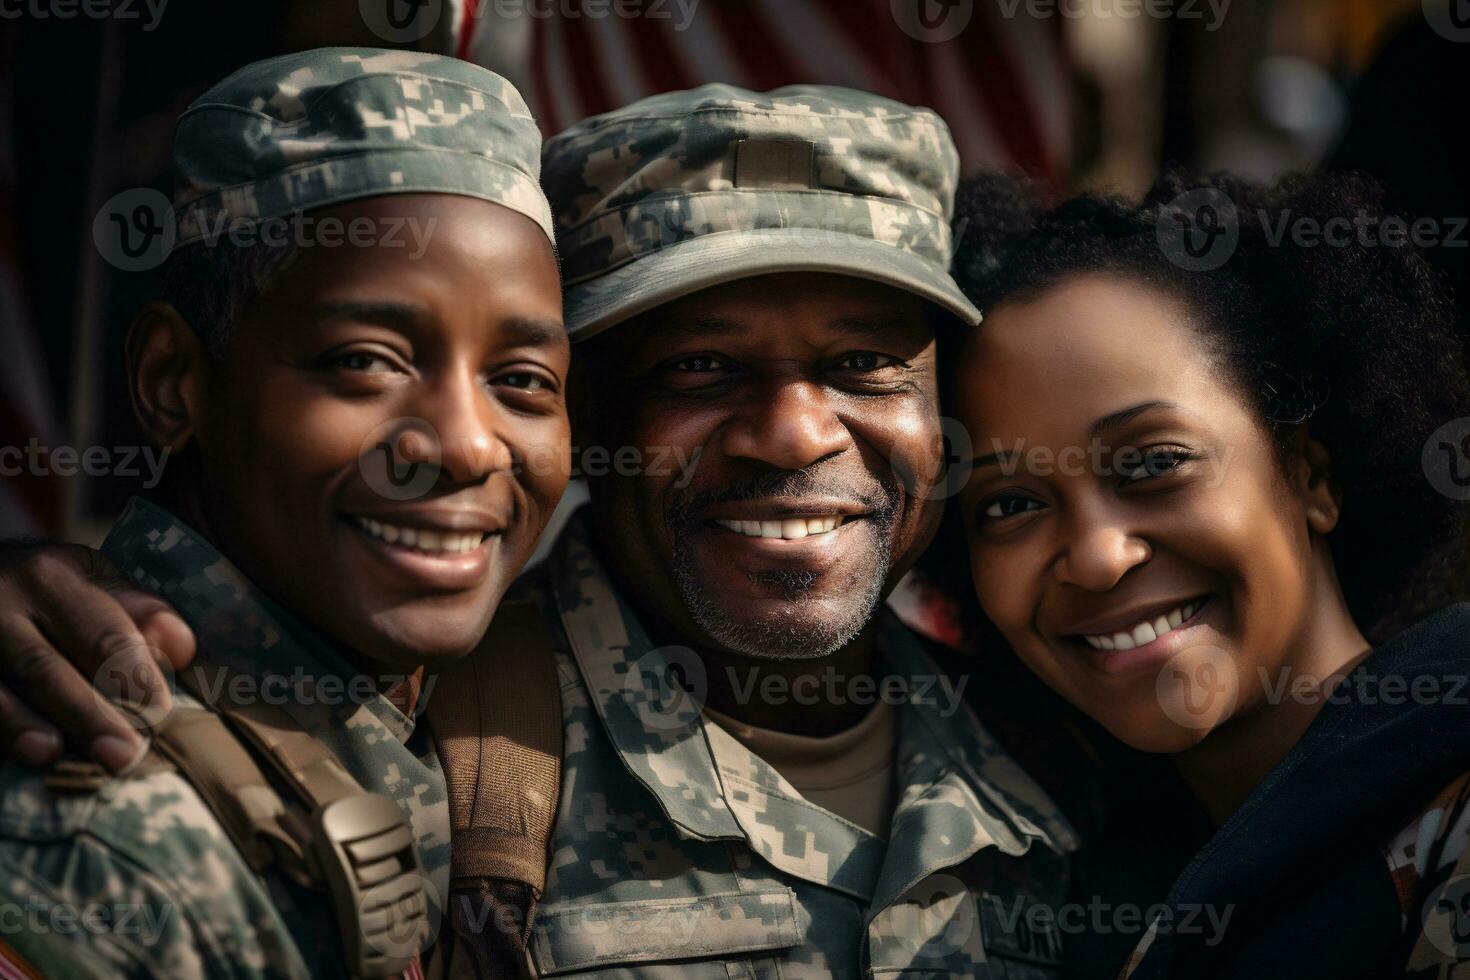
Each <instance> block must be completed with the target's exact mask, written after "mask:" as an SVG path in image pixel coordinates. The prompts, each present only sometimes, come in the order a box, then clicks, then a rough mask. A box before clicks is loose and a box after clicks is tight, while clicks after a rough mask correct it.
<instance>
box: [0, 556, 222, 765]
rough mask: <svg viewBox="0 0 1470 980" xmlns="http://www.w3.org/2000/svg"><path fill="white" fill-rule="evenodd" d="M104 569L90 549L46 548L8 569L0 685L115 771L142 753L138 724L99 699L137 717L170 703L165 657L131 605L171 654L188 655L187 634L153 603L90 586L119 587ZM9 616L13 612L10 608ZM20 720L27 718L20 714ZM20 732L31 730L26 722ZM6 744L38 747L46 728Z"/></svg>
mask: <svg viewBox="0 0 1470 980" xmlns="http://www.w3.org/2000/svg"><path fill="white" fill-rule="evenodd" d="M109 572H110V566H108V565H107V564H106V563H105V560H104V559H101V557H100V556H97V555H95V553H93V552H91V551H90V550H88V549H82V548H66V547H61V548H46V549H42V550H40V551H38V552H36V553H34V554H32V555H31V556H29V557H28V558H27V559H26V560H25V561H24V562H22V563H20V564H19V565H18V566H17V567H11V568H8V569H7V570H6V574H5V577H4V579H5V580H4V583H3V588H0V607H3V608H5V609H6V610H7V612H6V613H5V614H4V615H3V617H0V684H4V685H5V686H6V688H7V689H8V691H9V693H10V694H11V695H12V696H13V697H15V698H19V699H23V700H24V703H25V705H26V706H27V707H28V708H29V709H30V713H31V714H32V715H40V716H41V717H42V718H44V719H46V721H47V722H49V724H50V726H52V730H53V731H59V732H60V733H61V735H62V736H63V737H64V738H65V739H66V741H67V742H68V743H69V744H70V745H71V746H72V747H73V748H74V749H75V750H76V751H78V752H80V753H82V754H84V755H87V756H89V757H91V758H93V759H95V760H96V761H97V762H100V763H101V764H102V765H104V766H106V767H107V768H108V769H110V770H112V771H114V772H120V771H123V770H124V769H126V768H127V767H128V766H129V765H131V764H132V762H133V761H134V760H136V759H137V758H138V757H139V756H140V755H141V753H142V751H143V748H144V745H145V743H144V740H143V738H142V737H141V735H140V733H139V730H138V729H139V727H140V720H139V719H138V718H136V717H134V716H133V715H131V714H126V713H124V712H122V711H120V710H118V708H117V707H116V706H114V705H112V704H110V703H108V701H107V700H106V698H104V697H101V696H99V695H98V692H97V690H95V689H94V684H95V685H96V686H97V687H98V688H100V689H101V691H102V693H103V694H105V695H107V696H109V697H114V698H118V699H121V700H123V701H126V702H127V703H129V704H131V705H135V706H138V707H140V708H143V709H145V711H144V720H152V719H156V718H157V717H161V716H162V713H164V712H167V711H168V710H169V708H170V707H171V706H172V697H171V696H170V689H169V680H168V672H169V669H170V661H169V659H168V656H169V655H166V654H164V653H163V652H156V651H158V650H159V648H156V647H154V646H153V645H152V640H151V639H150V636H145V635H144V632H143V630H142V629H140V628H139V627H138V625H137V624H135V623H134V621H133V617H132V615H131V613H130V612H129V608H130V607H131V608H137V609H139V610H140V613H141V614H142V615H143V616H144V625H145V626H146V627H148V629H149V634H150V635H151V636H152V637H157V638H158V639H161V640H162V641H163V642H164V644H166V645H167V646H168V647H169V648H171V649H172V651H173V653H172V654H171V655H173V656H181V657H185V658H187V657H188V656H189V655H192V651H193V637H192V634H189V632H188V630H187V627H184V626H183V624H182V622H180V621H178V620H177V617H176V616H174V615H173V614H171V613H168V612H167V608H166V607H165V606H163V605H162V604H161V603H159V602H158V601H157V600H152V605H149V604H148V603H147V602H144V601H143V599H141V598H139V597H138V594H137V593H136V591H135V590H132V589H130V588H127V589H126V592H125V595H126V596H127V602H128V605H125V604H124V602H123V601H121V600H119V598H117V597H114V596H113V595H112V594H110V593H109V592H108V591H107V589H106V588H104V587H102V586H99V585H97V584H94V582H93V581H92V576H93V575H99V576H100V577H102V578H103V580H104V581H108V582H111V583H112V584H113V586H114V587H115V588H125V587H124V586H121V585H119V584H118V583H119V582H121V580H120V579H117V578H116V577H115V576H116V573H115V572H112V573H111V576H109ZM11 610H14V611H11ZM16 717H17V718H18V719H23V718H24V716H21V715H17V716H16ZM16 725H17V726H19V727H20V730H21V731H23V732H24V731H32V730H33V729H32V728H30V727H26V722H25V721H24V720H21V721H17V722H16ZM34 730H35V731H37V732H38V733H39V734H38V735H36V736H32V737H28V738H22V737H20V734H19V733H17V735H16V736H15V737H14V738H13V739H12V744H17V745H19V744H22V743H23V744H24V745H25V746H27V747H30V748H31V749H32V750H34V749H44V748H45V746H46V744H47V742H46V739H45V730H44V729H34Z"/></svg>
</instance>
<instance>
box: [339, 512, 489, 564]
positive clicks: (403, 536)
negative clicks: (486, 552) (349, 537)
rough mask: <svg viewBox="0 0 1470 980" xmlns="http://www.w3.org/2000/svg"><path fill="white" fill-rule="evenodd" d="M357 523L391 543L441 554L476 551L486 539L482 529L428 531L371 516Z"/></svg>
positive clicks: (358, 519) (375, 535) (374, 535)
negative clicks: (389, 522)
mask: <svg viewBox="0 0 1470 980" xmlns="http://www.w3.org/2000/svg"><path fill="white" fill-rule="evenodd" d="M357 525H358V527H361V528H362V529H363V530H364V531H366V532H367V533H369V534H371V535H372V536H373V537H375V538H381V539H382V540H384V541H386V542H388V543H389V544H396V545H401V546H402V547H405V548H417V549H418V550H420V551H433V552H438V553H441V554H450V555H462V554H465V553H466V552H470V551H474V550H475V549H476V548H478V547H479V546H480V543H481V542H482V541H484V540H485V534H484V532H482V531H464V532H460V531H428V530H424V529H422V528H414V527H400V526H398V525H396V524H384V523H382V522H381V521H375V520H373V519H372V518H370V517H359V518H357Z"/></svg>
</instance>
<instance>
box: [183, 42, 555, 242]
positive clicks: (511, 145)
mask: <svg viewBox="0 0 1470 980" xmlns="http://www.w3.org/2000/svg"><path fill="white" fill-rule="evenodd" d="M540 152H541V131H540V129H539V128H537V125H536V122H535V120H534V119H532V117H531V113H530V110H529V109H527V108H526V103H525V100H523V99H522V98H521V96H520V93H519V92H517V91H516V89H515V86H513V85H511V83H510V82H508V81H506V80H505V79H503V78H501V77H500V76H499V75H497V74H495V73H494V72H491V71H486V70H485V69H484V68H480V67H479V66H477V65H472V64H470V63H469V62H466V61H460V60H459V59H457V58H449V57H445V56H443V55H436V54H421V53H418V52H413V51H387V50H378V49H375V48H319V49H316V50H313V51H302V52H298V53H296V54H288V55H282V56H281V57H278V58H270V59H268V60H266V61H259V62H256V63H254V64H251V65H247V66H246V67H244V68H242V69H240V70H239V71H237V72H235V73H234V74H233V75H231V76H230V77H228V78H226V79H225V80H224V81H222V82H220V83H219V84H218V85H215V86H214V87H213V88H211V89H210V90H209V91H208V92H206V93H204V94H203V95H202V96H200V97H199V98H198V99H197V100H195V101H194V103H193V104H192V105H190V106H189V108H188V109H187V110H185V112H184V114H183V115H182V116H180V117H179V123H178V128H177V130H176V131H175V133H174V169H175V173H176V177H177V180H178V185H177V188H176V190H175V194H174V214H175V219H176V222H177V237H176V239H175V247H178V246H180V245H184V244H187V243H189V242H192V241H196V240H198V239H201V238H204V237H205V236H206V235H217V234H221V233H223V232H227V231H228V230H229V229H230V228H231V226H232V223H234V222H240V221H247V222H248V221H257V220H259V219H266V218H278V217H282V216H285V215H289V214H293V213H296V212H301V211H305V210H307V209H310V208H318V207H322V206H324V205H328V204H336V203H339V202H341V201H348V200H352V199H354V198H360V197H372V196H376V195H380V194H406V193H416V192H438V193H445V194H459V195H464V196H468V197H478V198H483V199H485V200H487V201H494V202H495V203H497V204H503V205H505V206H506V207H508V208H511V209H513V210H515V211H519V212H520V213H521V214H524V215H526V216H527V217H529V218H531V219H532V220H534V221H535V222H536V223H537V224H538V225H540V226H541V228H542V229H543V230H544V231H545V232H546V235H547V237H548V238H549V237H551V235H552V228H551V212H550V209H549V208H548V206H547V203H546V197H545V195H544V194H543V193H542V192H541V187H540V184H539V177H540V168H541V159H540Z"/></svg>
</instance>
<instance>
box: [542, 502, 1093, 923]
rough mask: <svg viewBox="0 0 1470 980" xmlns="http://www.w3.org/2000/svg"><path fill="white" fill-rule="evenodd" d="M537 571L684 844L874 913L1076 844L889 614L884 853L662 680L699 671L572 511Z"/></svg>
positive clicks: (629, 752) (608, 718) (624, 753)
mask: <svg viewBox="0 0 1470 980" xmlns="http://www.w3.org/2000/svg"><path fill="white" fill-rule="evenodd" d="M547 574H548V580H549V584H550V587H551V592H552V595H553V597H554V599H555V602H556V605H557V610H558V613H559V615H560V617H561V620H562V623H563V625H564V627H565V629H566V634H567V639H568V641H569V644H570V647H571V650H572V653H573V656H574V658H575V659H576V661H577V665H578V668H579V670H580V671H581V674H582V677H583V679H584V680H585V682H586V685H587V690H588V696H589V698H590V700H591V702H592V704H593V706H594V708H595V710H596V713H597V715H598V716H599V717H600V719H601V721H602V724H603V727H604V729H605V730H606V732H607V736H608V739H609V740H610V742H611V743H612V746H613V748H614V750H615V751H616V753H617V755H618V758H619V759H620V760H621V762H622V764H623V765H624V766H625V767H626V768H627V770H628V773H629V774H630V775H631V776H632V777H633V778H634V779H635V780H637V781H638V782H639V783H641V784H642V785H643V786H644V787H645V788H646V789H647V790H648V792H649V793H650V794H652V795H653V797H654V798H655V800H657V802H658V804H659V806H660V808H661V809H662V810H663V812H664V814H665V815H666V816H667V817H668V819H669V821H670V822H671V823H672V824H673V825H674V827H675V828H676V830H677V831H678V832H679V833H680V834H681V835H683V836H685V837H688V838H692V839H696V840H744V841H745V842H746V843H747V844H748V845H749V846H750V848H751V850H752V851H754V852H755V853H756V854H758V855H760V856H761V857H762V858H763V859H764V860H765V861H766V862H768V863H769V864H771V865H773V866H774V867H776V868H777V869H779V870H781V871H783V872H785V873H787V874H789V875H792V876H793V877H796V878H800V879H802V880H805V881H810V882H813V883H816V884H819V885H822V886H824V887H828V888H832V889H834V890H837V891H841V892H844V893H846V894H848V895H851V896H852V897H854V898H857V899H859V900H860V901H863V902H865V903H868V902H871V903H872V906H871V907H872V908H874V909H881V908H884V907H886V906H887V905H888V904H890V902H891V901H892V900H893V898H894V897H896V896H897V895H899V894H901V893H902V892H903V891H904V890H905V889H907V888H909V887H910V886H912V885H913V884H914V882H915V881H918V880H920V879H921V878H923V877H924V876H925V875H927V874H929V873H932V872H933V871H934V870H937V869H940V868H945V867H951V866H954V865H957V864H959V863H961V862H963V861H964V860H965V859H966V858H968V857H969V856H971V855H973V854H975V853H976V852H978V851H980V850H982V849H985V848H990V847H994V848H996V849H998V850H999V851H1001V852H1002V853H1005V854H1011V855H1019V854H1023V853H1025V852H1026V851H1027V850H1029V849H1030V847H1031V845H1032V844H1033V842H1036V841H1040V842H1042V843H1043V844H1044V845H1046V846H1048V847H1049V848H1051V849H1052V850H1054V851H1056V852H1058V853H1068V852H1070V851H1071V850H1073V849H1075V847H1076V838H1075V834H1074V833H1073V831H1072V830H1071V828H1070V827H1069V826H1068V825H1067V824H1066V822H1065V821H1064V820H1063V819H1062V818H1061V817H1060V816H1058V815H1057V813H1056V809H1055V807H1054V806H1053V805H1052V804H1051V802H1050V800H1049V799H1047V797H1046V795H1045V793H1044V792H1043V791H1042V790H1041V789H1040V787H1038V786H1037V785H1036V784H1035V783H1034V782H1032V781H1031V780H1030V778H1029V777H1027V776H1026V775H1025V774H1024V773H1023V772H1022V771H1021V770H1020V768H1019V767H1018V766H1017V765H1016V764H1015V763H1014V762H1013V761H1012V760H1011V759H1010V757H1009V756H1007V755H1006V754H1005V752H1004V750H1003V749H1001V747H1000V746H999V744H998V743H996V742H995V740H994V739H993V738H991V737H990V735H989V734H988V733H987V732H985V730H984V729H983V728H982V727H981V726H980V724H979V723H978V722H977V721H976V720H975V718H974V716H973V714H971V713H970V710H969V708H968V706H966V705H963V704H960V705H959V706H958V710H956V711H954V712H953V713H948V712H945V711H942V710H941V707H942V706H943V705H944V701H943V699H938V700H936V699H935V696H934V694H933V692H932V685H926V684H925V683H924V682H925V681H934V680H935V679H936V678H938V677H940V676H941V674H940V671H939V668H938V667H937V666H936V665H935V664H934V663H933V661H932V660H930V658H929V657H928V656H927V654H926V653H924V651H923V650H922V648H921V646H920V644H919V642H918V640H917V638H916V637H914V636H913V634H912V633H910V632H909V631H908V630H907V629H906V628H905V627H903V625H902V624H900V623H899V622H898V621H897V619H896V618H895V617H893V616H891V615H889V614H887V613H886V612H885V613H883V614H882V620H881V622H880V623H879V629H880V637H881V645H882V647H883V649H884V662H885V669H886V670H887V672H888V673H890V674H895V675H898V676H901V677H904V678H907V679H909V680H910V681H912V683H910V684H909V685H908V687H907V691H908V696H907V698H906V700H904V701H903V702H902V703H901V704H899V705H898V708H899V744H898V751H897V755H896V758H895V770H896V772H895V777H896V779H897V786H898V788H899V799H898V804H897V807H896V809H895V813H894V818H893V824H892V829H891V831H890V834H889V841H887V842H885V841H884V840H882V839H880V838H878V837H876V836H874V835H873V834H870V833H868V832H867V831H865V830H863V829H862V828H860V827H857V826H856V825H854V824H851V823H849V822H847V821H846V820H843V819H842V818H840V817H838V816H836V815H835V814H832V813H829V812H827V811H826V810H823V809H821V808H819V807H817V806H815V805H814V804H812V803H810V802H809V801H807V800H805V799H804V798H803V797H802V796H801V794H800V793H799V792H798V791H797V790H796V789H795V788H794V787H792V786H791V785H790V784H789V783H788V782H787V781H786V780H785V779H784V778H783V777H782V776H781V775H780V773H778V772H777V771H776V770H775V769H774V768H773V767H771V766H770V765H769V764H767V763H766V762H765V761H764V760H762V759H760V758H759V757H757V756H756V755H754V754H753V753H751V752H750V751H749V750H748V749H747V748H745V746H743V745H742V744H741V743H740V742H738V741H737V740H736V739H735V738H734V737H733V736H731V735H730V734H729V733H727V732H725V731H724V730H723V729H722V728H720V727H719V726H718V725H717V724H715V723H714V722H712V721H710V720H708V719H707V718H705V717H704V716H703V714H702V712H701V710H700V704H699V703H698V700H697V699H695V698H692V697H690V696H688V695H687V694H685V693H684V692H683V690H682V689H681V688H679V687H677V686H675V685H671V684H670V683H669V682H668V677H669V676H670V673H671V671H672V672H675V673H678V672H683V673H684V675H685V676H686V677H693V678H694V679H695V682H696V683H695V684H694V685H693V686H694V687H695V689H696V690H698V688H699V683H698V680H699V678H701V677H702V676H703V673H702V672H703V669H704V668H703V666H702V664H701V663H700V661H699V659H698V658H697V656H696V655H695V654H694V653H693V651H691V650H689V649H687V648H684V647H677V646H670V647H658V648H655V647H654V646H653V643H652V641H651V640H650V639H649V637H648V635H647V633H646V632H645V631H644V630H643V628H642V626H641V625H640V624H639V622H638V619H637V616H636V614H635V613H634V612H633V610H632V609H631V608H630V607H629V606H628V605H627V603H626V602H624V601H623V600H622V598H621V597H620V596H619V595H618V594H617V591H616V590H615V589H614V587H613V585H612V582H611V580H610V579H609V577H608V576H607V573H606V571H605V570H604V569H603V567H602V565H601V563H600V562H599V561H598V560H597V558H596V556H595V555H594V554H593V553H592V550H591V547H590V545H589V544H588V539H587V529H586V527H585V524H584V521H583V518H582V517H581V516H580V515H579V516H578V517H574V518H573V519H572V521H570V522H569V523H568V525H567V527H566V530H565V531H564V532H563V533H562V535H561V538H560V539H559V540H558V542H557V545H556V547H555V549H554V550H553V552H552V555H551V558H550V560H549V562H548V566H547ZM794 828H799V831H800V832H799V833H797V834H796V837H795V838H793V837H792V834H793V832H794Z"/></svg>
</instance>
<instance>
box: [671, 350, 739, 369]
mask: <svg viewBox="0 0 1470 980" xmlns="http://www.w3.org/2000/svg"><path fill="white" fill-rule="evenodd" d="M728 366H729V365H727V364H726V363H725V362H724V361H723V360H721V359H720V358H718V357H715V356H714V355H713V354H696V355H694V356H693V357H686V358H684V359H683V360H681V361H675V362H674V365H673V367H674V370H675V371H688V372H690V373H702V372H705V371H723V370H724V369H725V368H726V367H728Z"/></svg>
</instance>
